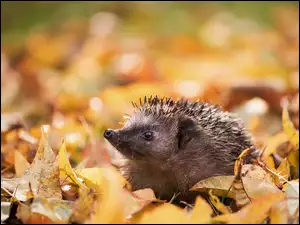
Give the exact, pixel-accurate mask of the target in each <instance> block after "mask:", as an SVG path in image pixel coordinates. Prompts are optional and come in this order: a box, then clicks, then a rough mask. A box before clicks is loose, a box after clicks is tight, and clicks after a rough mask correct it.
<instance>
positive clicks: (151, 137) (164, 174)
mask: <svg viewBox="0 0 300 225" xmlns="http://www.w3.org/2000/svg"><path fill="white" fill-rule="evenodd" d="M133 105H134V107H135V109H136V111H135V113H134V114H133V115H132V116H131V117H130V118H129V119H128V120H127V121H126V123H125V125H124V126H123V127H122V128H121V129H119V130H114V131H113V130H109V131H106V132H105V134H104V136H105V137H106V139H107V140H108V141H109V142H110V143H111V144H112V145H113V146H114V147H115V148H116V149H117V150H118V151H119V152H120V153H122V154H123V155H124V156H125V157H126V158H127V159H128V162H127V164H126V165H125V166H124V167H122V168H121V172H122V173H123V175H124V176H125V177H126V178H127V179H128V180H129V182H130V183H131V184H132V187H133V189H134V190H137V189H141V188H147V187H148V188H152V189H153V190H154V192H155V194H156V195H157V197H161V198H164V199H170V198H171V197H172V195H173V194H174V193H178V192H181V193H182V194H185V193H187V192H188V191H189V189H190V188H191V187H192V186H193V185H194V184H196V183H197V182H198V181H200V180H202V179H205V178H208V177H211V176H217V175H231V174H233V165H234V161H235V159H236V158H237V157H238V155H239V154H240V153H241V152H242V151H243V150H244V149H246V148H248V147H250V146H252V144H251V141H250V136H249V135H248V134H247V132H246V131H245V129H244V126H243V124H242V121H241V120H240V119H237V118H235V117H233V116H232V115H231V114H230V113H228V112H223V111H222V110H221V109H220V108H219V107H218V106H214V105H210V104H208V103H201V102H191V101H187V100H179V101H173V100H172V99H160V98H158V97H154V98H151V97H150V98H148V99H146V98H145V99H144V102H142V101H140V104H139V105H137V104H136V103H133Z"/></svg>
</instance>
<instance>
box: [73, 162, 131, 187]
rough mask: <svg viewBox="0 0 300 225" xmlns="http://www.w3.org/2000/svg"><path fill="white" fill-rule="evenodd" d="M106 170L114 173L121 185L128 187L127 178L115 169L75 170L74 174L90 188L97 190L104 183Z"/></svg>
mask: <svg viewBox="0 0 300 225" xmlns="http://www.w3.org/2000/svg"><path fill="white" fill-rule="evenodd" d="M106 170H110V171H111V172H114V173H115V175H116V177H119V178H118V179H119V180H120V182H121V184H122V185H123V186H125V185H126V183H127V181H126V180H125V178H124V177H123V176H122V175H121V174H120V173H119V172H118V171H117V170H115V169H114V168H113V167H107V168H105V167H103V168H85V169H74V172H75V174H76V176H77V177H79V178H81V179H83V181H84V183H85V184H86V185H87V186H88V187H90V188H94V189H97V187H98V186H100V185H101V184H102V182H103V173H105V171H106Z"/></svg>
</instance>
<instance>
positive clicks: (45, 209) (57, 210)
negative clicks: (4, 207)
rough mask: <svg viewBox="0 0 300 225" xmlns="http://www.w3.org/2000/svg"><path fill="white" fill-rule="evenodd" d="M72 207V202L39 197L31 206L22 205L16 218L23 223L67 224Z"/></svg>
mask: <svg viewBox="0 0 300 225" xmlns="http://www.w3.org/2000/svg"><path fill="white" fill-rule="evenodd" d="M72 205H73V202H70V201H64V200H60V199H53V198H43V197H37V198H35V199H33V202H32V203H31V204H30V205H29V206H27V205H25V204H21V205H20V206H19V207H18V211H17V214H16V216H17V218H19V219H20V220H21V221H22V222H23V223H38V222H40V223H43V224H45V223H49V222H50V223H67V222H68V220H69V217H70V215H71V212H72Z"/></svg>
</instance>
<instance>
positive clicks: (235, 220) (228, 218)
mask: <svg viewBox="0 0 300 225" xmlns="http://www.w3.org/2000/svg"><path fill="white" fill-rule="evenodd" d="M284 198H285V196H284V194H283V193H282V192H280V193H273V194H267V195H265V196H262V197H261V198H259V199H256V200H254V201H253V202H251V203H250V204H248V205H246V206H245V207H244V208H242V209H241V210H240V211H238V212H236V213H232V214H225V215H219V216H216V217H214V218H213V219H212V220H213V222H223V223H229V224H230V223H231V224H256V223H262V222H263V221H264V220H265V219H266V218H267V216H268V211H269V210H270V208H271V207H272V206H273V205H274V204H275V203H277V202H279V201H281V200H283V199H284Z"/></svg>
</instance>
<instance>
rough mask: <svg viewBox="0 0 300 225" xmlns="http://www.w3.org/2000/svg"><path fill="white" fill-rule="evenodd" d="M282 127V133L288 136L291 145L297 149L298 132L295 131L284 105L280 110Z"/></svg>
mask: <svg viewBox="0 0 300 225" xmlns="http://www.w3.org/2000/svg"><path fill="white" fill-rule="evenodd" d="M282 126H283V131H284V132H285V133H286V134H287V135H288V136H289V138H290V141H291V143H292V144H293V145H294V146H295V148H296V149H299V131H298V130H296V129H295V127H294V124H293V123H292V121H291V119H290V117H289V113H288V109H287V104H285V105H284V106H283V109H282Z"/></svg>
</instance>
